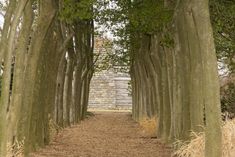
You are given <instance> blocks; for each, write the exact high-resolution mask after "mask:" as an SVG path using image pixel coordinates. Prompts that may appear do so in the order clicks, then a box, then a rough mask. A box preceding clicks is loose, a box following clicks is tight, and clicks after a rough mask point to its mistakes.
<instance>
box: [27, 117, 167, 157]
mask: <svg viewBox="0 0 235 157" xmlns="http://www.w3.org/2000/svg"><path fill="white" fill-rule="evenodd" d="M30 157H170V151H169V148H166V147H165V146H164V145H163V144H161V143H160V142H159V140H158V139H156V138H149V137H146V136H145V135H143V131H142V129H141V127H140V126H139V125H138V124H137V123H135V122H134V121H133V120H132V119H131V116H130V113H115V112H108V113H104V112H96V113H95V116H92V117H90V118H88V119H86V120H84V121H83V122H81V124H79V125H76V126H73V127H70V128H67V129H65V130H63V131H61V132H60V133H59V134H58V135H57V136H56V137H55V139H54V141H53V142H52V143H51V144H50V145H49V146H47V147H46V148H44V149H41V150H39V151H38V152H36V153H34V154H32V155H30Z"/></svg>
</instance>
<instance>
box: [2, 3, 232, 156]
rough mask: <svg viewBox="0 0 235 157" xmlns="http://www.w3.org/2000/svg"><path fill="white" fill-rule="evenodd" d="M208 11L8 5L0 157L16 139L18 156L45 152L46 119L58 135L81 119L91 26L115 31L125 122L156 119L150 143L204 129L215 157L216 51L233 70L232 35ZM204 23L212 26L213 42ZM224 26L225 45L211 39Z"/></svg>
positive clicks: (199, 6) (165, 6) (187, 6)
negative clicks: (127, 98)
mask: <svg viewBox="0 0 235 157" xmlns="http://www.w3.org/2000/svg"><path fill="white" fill-rule="evenodd" d="M110 2H111V3H110ZM212 2H214V3H215V5H212V7H211V9H212V10H213V9H215V10H216V9H218V8H219V7H216V6H217V5H218V6H220V7H221V8H220V9H222V11H224V8H222V5H219V2H217V1H216V0H213V1H212ZM229 2H230V1H229ZM232 4H234V3H232ZM111 5H114V6H113V7H112V6H111ZM110 6H111V7H110ZM229 6H231V5H229ZM232 10H233V9H232V8H231V12H232ZM209 11H210V8H209V1H208V0H190V1H189V0H111V1H108V0H9V1H7V2H6V3H5V4H4V5H3V6H2V12H3V13H4V25H3V28H2V30H1V38H0V62H1V65H2V71H1V97H0V156H1V157H4V156H6V154H7V153H9V152H8V146H13V145H14V144H15V142H16V141H23V143H24V153H25V155H26V156H27V154H28V153H29V152H32V151H34V150H36V149H37V148H39V147H43V146H44V145H46V144H48V143H49V141H50V137H51V136H50V127H49V123H50V121H53V122H54V123H55V125H57V126H60V127H67V126H70V125H72V124H76V123H78V122H79V121H80V120H82V119H84V118H85V117H86V112H87V105H88V98H89V85H90V80H91V78H92V76H93V73H94V67H95V63H94V61H95V57H94V54H93V49H94V37H95V27H94V23H95V22H96V23H100V24H104V25H106V26H107V27H109V28H111V29H112V28H113V27H115V29H114V30H115V31H114V32H113V34H114V35H115V36H116V37H117V38H116V39H117V43H116V44H117V45H118V46H117V47H119V48H120V49H122V51H121V52H120V54H117V55H116V57H117V58H116V59H118V60H119V61H120V62H123V63H124V64H125V65H129V67H130V75H131V80H132V81H131V84H132V95H133V111H132V116H133V119H134V120H136V121H141V120H143V119H145V118H153V117H156V118H157V120H156V121H157V123H158V124H157V126H158V133H157V134H158V137H159V138H161V139H162V140H163V141H164V142H166V143H172V142H174V141H175V140H178V139H180V140H189V139H190V132H191V131H194V132H202V131H205V132H206V141H205V146H206V149H205V156H206V157H221V156H222V153H221V149H222V146H221V140H222V137H221V105H220V93H219V90H220V87H219V78H218V70H217V58H216V49H217V50H220V51H219V52H220V53H219V54H220V56H226V55H227V56H226V57H227V58H226V57H221V58H220V59H221V60H225V59H226V61H230V62H227V63H229V64H228V65H230V66H229V70H230V71H232V69H233V67H234V65H233V63H234V60H233V59H232V58H234V45H235V44H234V32H233V34H232V30H233V31H234V27H232V28H231V27H227V26H230V25H231V24H230V23H229V22H227V23H223V20H221V19H223V18H224V17H223V16H221V14H219V13H220V12H222V11H218V10H216V11H218V12H214V13H215V14H213V15H212V16H211V17H217V19H216V18H213V20H211V19H210V18H211V17H210V12H209ZM216 13H217V14H219V15H220V16H219V15H217V14H216ZM224 15H225V17H228V18H229V16H230V14H229V13H227V12H226V14H225V13H224ZM231 18H232V17H231ZM233 18H234V17H233ZM221 21H222V24H224V25H222V24H221V25H219V23H221ZM211 22H212V23H213V24H215V25H216V26H218V27H215V28H214V34H213V29H212V25H211ZM213 26H214V25H213ZM219 26H220V27H219ZM224 28H226V29H227V30H226V31H227V32H228V33H231V35H228V34H225V36H226V35H227V36H228V37H229V39H227V38H226V39H223V38H221V36H220V34H222V35H224V32H223V31H224ZM217 29H219V30H217ZM215 30H216V31H215ZM217 32H219V33H220V34H219V33H218V34H217ZM214 36H215V37H214ZM227 36H226V37H227ZM214 38H215V39H216V40H215V42H216V46H215V42H214ZM230 38H231V39H230ZM220 41H224V42H223V44H224V45H226V44H227V45H229V46H231V47H230V49H226V50H223V47H225V46H224V45H219V43H221V42H220ZM231 43H232V44H231ZM227 45H226V46H227ZM228 51H229V52H230V53H229V52H228ZM217 52H218V51H217ZM225 52H227V53H226V55H224V53H225ZM217 54H218V53H217ZM114 56H115V55H114ZM217 56H219V55H217ZM204 129H205V130H204ZM13 149H14V148H13Z"/></svg>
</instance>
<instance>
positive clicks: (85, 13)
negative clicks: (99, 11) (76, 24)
mask: <svg viewBox="0 0 235 157" xmlns="http://www.w3.org/2000/svg"><path fill="white" fill-rule="evenodd" d="M94 1H95V0H80V1H77V0H64V4H63V8H62V10H61V12H60V17H61V19H62V20H66V22H68V23H71V22H73V21H75V20H77V19H78V18H79V19H81V20H88V19H92V18H93V13H92V11H91V10H92V8H93V3H94Z"/></svg>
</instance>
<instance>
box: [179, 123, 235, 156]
mask: <svg viewBox="0 0 235 157" xmlns="http://www.w3.org/2000/svg"><path fill="white" fill-rule="evenodd" d="M191 136H192V140H191V141H188V142H182V141H177V142H175V144H174V146H175V148H178V149H176V150H175V153H174V155H175V156H177V157H205V154H204V152H205V133H192V134H191ZM222 138H223V147H222V148H221V149H222V151H223V156H222V157H235V119H232V120H226V121H225V122H224V124H223V126H222Z"/></svg>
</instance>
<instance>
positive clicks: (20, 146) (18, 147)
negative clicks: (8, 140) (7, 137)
mask: <svg viewBox="0 0 235 157" xmlns="http://www.w3.org/2000/svg"><path fill="white" fill-rule="evenodd" d="M23 153H24V140H23V141H18V140H16V141H15V143H14V144H8V146H7V157H24V154H23Z"/></svg>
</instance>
